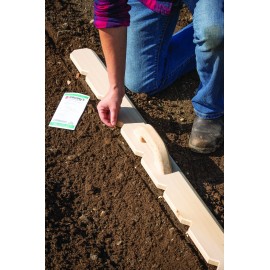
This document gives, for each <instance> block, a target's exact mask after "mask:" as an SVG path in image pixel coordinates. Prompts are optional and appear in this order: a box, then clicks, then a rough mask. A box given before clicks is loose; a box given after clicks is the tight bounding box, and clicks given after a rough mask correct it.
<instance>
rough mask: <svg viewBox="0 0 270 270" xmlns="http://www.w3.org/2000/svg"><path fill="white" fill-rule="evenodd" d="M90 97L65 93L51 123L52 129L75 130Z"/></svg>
mask: <svg viewBox="0 0 270 270" xmlns="http://www.w3.org/2000/svg"><path fill="white" fill-rule="evenodd" d="M89 98H90V96H87V95H83V94H80V93H73V92H71V93H65V94H64V95H63V97H62V99H61V101H60V103H59V105H58V107H57V109H56V111H55V113H54V115H53V117H52V120H51V122H50V123H49V126H50V127H56V128H64V129H70V130H74V129H75V128H76V125H77V123H78V121H79V119H80V117H81V115H82V113H83V111H84V109H85V107H86V105H87V102H88V100H89Z"/></svg>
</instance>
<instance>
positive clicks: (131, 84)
mask: <svg viewBox="0 0 270 270" xmlns="http://www.w3.org/2000/svg"><path fill="white" fill-rule="evenodd" d="M142 85H143V82H142V80H141V78H138V77H137V75H136V74H134V75H133V78H130V76H126V77H125V86H126V87H127V88H128V89H129V90H130V91H132V92H135V93H142V92H143V87H142Z"/></svg>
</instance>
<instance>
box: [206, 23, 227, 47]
mask: <svg viewBox="0 0 270 270" xmlns="http://www.w3.org/2000/svg"><path fill="white" fill-rule="evenodd" d="M204 39H205V48H206V50H214V49H216V48H218V47H219V46H220V45H221V44H223V40H224V31H223V26H219V25H211V26H208V27H206V28H205V29H204Z"/></svg>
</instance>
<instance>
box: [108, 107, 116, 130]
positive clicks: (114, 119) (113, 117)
mask: <svg viewBox="0 0 270 270" xmlns="http://www.w3.org/2000/svg"><path fill="white" fill-rule="evenodd" d="M117 116H118V110H117V109H116V108H112V109H111V111H110V117H111V119H110V120H111V125H112V126H113V127H114V126H115V125H116V121H117Z"/></svg>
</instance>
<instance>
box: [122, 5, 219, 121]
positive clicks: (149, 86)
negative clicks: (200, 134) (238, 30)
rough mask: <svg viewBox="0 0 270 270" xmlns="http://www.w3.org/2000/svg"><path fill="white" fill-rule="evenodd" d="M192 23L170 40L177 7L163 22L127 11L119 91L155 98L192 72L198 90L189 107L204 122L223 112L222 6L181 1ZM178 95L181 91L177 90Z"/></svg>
mask: <svg viewBox="0 0 270 270" xmlns="http://www.w3.org/2000/svg"><path fill="white" fill-rule="evenodd" d="M185 2H186V4H187V6H188V7H189V9H190V11H191V12H192V14H193V23H192V24H190V25H188V26H186V27H185V28H183V29H181V30H180V31H179V32H177V33H175V34H174V30H175V26H176V23H177V20H178V18H179V11H180V6H175V7H174V8H173V11H172V13H171V14H170V15H169V16H164V15H161V14H158V13H156V12H153V11H152V10H150V9H148V8H146V7H145V6H144V5H143V4H142V3H141V2H140V1H138V0H129V1H128V3H129V4H130V5H131V11H130V26H129V27H128V38H127V57H126V72H125V85H126V86H127V88H128V89H130V90H131V91H133V92H137V93H141V92H143V93H147V94H150V95H153V94H156V93H158V92H160V91H162V90H164V89H165V88H167V87H168V86H170V85H171V84H172V83H173V82H174V81H175V80H176V79H178V78H179V77H181V76H182V75H184V74H186V73H188V72H190V71H192V70H194V69H196V68H197V72H198V75H199V78H200V85H199V87H198V90H197V92H196V94H195V96H194V97H193V99H192V104H193V107H194V111H195V113H196V114H197V115H198V116H200V117H202V118H205V119H213V118H217V117H220V116H222V115H223V111H224V46H223V44H224V8H223V5H224V4H223V0H186V1H185ZM179 91H181V89H179Z"/></svg>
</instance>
